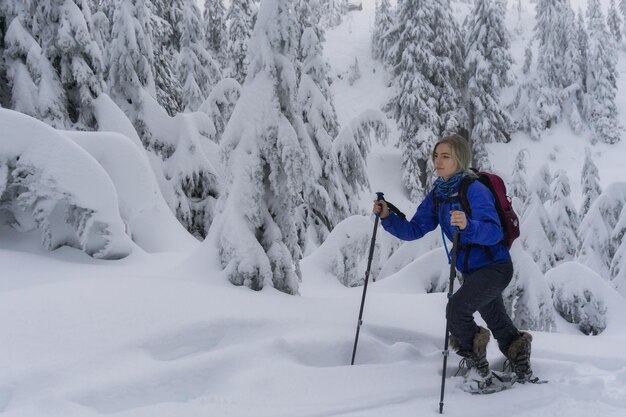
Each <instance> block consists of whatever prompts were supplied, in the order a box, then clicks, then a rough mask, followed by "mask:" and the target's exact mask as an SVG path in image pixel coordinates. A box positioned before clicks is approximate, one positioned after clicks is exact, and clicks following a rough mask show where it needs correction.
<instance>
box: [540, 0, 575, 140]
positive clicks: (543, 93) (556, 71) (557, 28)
mask: <svg viewBox="0 0 626 417" xmlns="http://www.w3.org/2000/svg"><path fill="white" fill-rule="evenodd" d="M565 4H566V3H565V1H564V0H539V1H538V2H537V6H536V23H535V38H536V39H537V41H538V46H537V79H536V81H535V82H536V85H537V90H536V91H537V94H538V97H537V98H538V103H539V105H538V107H537V114H536V117H537V118H539V120H540V121H541V126H542V127H543V128H549V127H550V126H551V125H552V124H553V123H554V122H557V121H558V120H559V119H560V117H561V105H560V102H559V92H560V90H561V88H562V83H561V79H560V77H561V76H562V74H563V73H564V71H563V65H564V62H563V53H564V50H565V48H566V47H567V44H566V43H565V42H564V41H565V39H566V38H565V33H564V29H565V27H564V26H565V25H564V20H563V17H564V15H565V10H564V9H565Z"/></svg>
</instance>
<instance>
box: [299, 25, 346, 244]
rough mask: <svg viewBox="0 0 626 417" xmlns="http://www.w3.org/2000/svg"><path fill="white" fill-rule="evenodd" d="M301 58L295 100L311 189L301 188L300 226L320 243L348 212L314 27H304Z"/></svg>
mask: <svg viewBox="0 0 626 417" xmlns="http://www.w3.org/2000/svg"><path fill="white" fill-rule="evenodd" d="M300 49H301V52H300V55H301V56H302V58H303V62H302V76H301V79H300V84H299V86H298V103H299V107H300V108H301V111H302V120H303V121H304V123H305V126H306V128H307V133H308V136H309V138H310V145H309V146H308V149H309V152H308V153H309V155H308V159H309V161H310V162H311V169H312V171H311V172H310V173H309V175H311V177H312V181H311V183H310V186H311V189H309V190H307V189H305V190H304V205H303V208H302V209H303V210H304V215H303V217H304V219H303V221H305V222H306V225H305V226H304V227H306V228H308V229H310V230H311V232H310V235H312V236H313V238H314V243H315V244H316V245H319V244H320V243H322V242H323V241H324V240H325V239H326V237H327V236H328V234H329V233H330V231H331V230H332V229H333V228H334V227H335V226H336V225H337V224H338V223H339V222H340V221H341V220H343V219H344V218H345V217H346V216H347V215H348V214H349V205H348V202H347V200H346V196H345V195H344V190H343V188H342V186H341V183H340V182H339V178H338V174H339V172H338V170H339V163H338V160H337V156H336V155H335V153H334V152H333V140H334V138H335V137H336V136H337V134H338V132H339V122H338V121H337V114H336V112H335V107H334V104H333V96H332V94H331V91H330V86H329V85H328V81H327V79H328V74H327V73H326V63H325V61H324V57H323V50H322V44H321V43H320V41H319V39H318V38H317V35H316V33H315V30H314V29H313V28H311V27H308V28H306V29H304V32H303V33H302V39H301V42H300Z"/></svg>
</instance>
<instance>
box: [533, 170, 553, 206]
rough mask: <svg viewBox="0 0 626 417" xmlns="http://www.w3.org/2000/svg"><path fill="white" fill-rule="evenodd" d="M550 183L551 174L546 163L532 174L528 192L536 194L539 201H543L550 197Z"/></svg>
mask: <svg viewBox="0 0 626 417" xmlns="http://www.w3.org/2000/svg"><path fill="white" fill-rule="evenodd" d="M551 183H552V174H550V167H549V166H548V164H547V163H546V164H543V165H542V166H541V167H540V168H539V171H537V173H536V174H535V175H534V176H533V178H532V180H531V182H530V189H529V190H528V191H530V193H531V194H532V193H534V194H537V196H538V197H539V199H540V200H541V203H542V204H543V203H545V202H547V201H548V200H551V199H552V190H551V188H550V184H551Z"/></svg>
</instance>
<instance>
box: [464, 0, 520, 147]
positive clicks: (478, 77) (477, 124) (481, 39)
mask: <svg viewBox="0 0 626 417" xmlns="http://www.w3.org/2000/svg"><path fill="white" fill-rule="evenodd" d="M504 12H505V9H504V4H503V3H501V2H500V1H499V0H478V1H477V2H476V5H475V7H474V10H473V11H472V13H471V14H470V15H469V18H468V20H467V21H466V27H467V29H468V30H467V36H466V38H465V69H466V70H467V77H468V84H467V97H468V120H469V130H470V138H471V140H472V142H474V143H475V142H477V141H480V142H483V143H492V142H508V141H509V140H510V135H509V133H510V131H511V120H510V117H509V115H508V113H507V112H506V111H505V110H504V109H503V106H501V105H500V93H501V91H502V89H503V88H504V87H506V86H507V85H508V84H509V82H510V79H509V70H510V68H511V64H512V62H513V58H512V57H511V53H510V50H509V49H510V44H511V42H510V39H509V33H508V31H507V29H506V27H505V26H504Z"/></svg>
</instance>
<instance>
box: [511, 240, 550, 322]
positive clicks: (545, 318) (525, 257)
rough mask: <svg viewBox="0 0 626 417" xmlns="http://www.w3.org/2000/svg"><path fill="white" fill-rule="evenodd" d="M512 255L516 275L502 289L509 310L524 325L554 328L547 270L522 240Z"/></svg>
mask: <svg viewBox="0 0 626 417" xmlns="http://www.w3.org/2000/svg"><path fill="white" fill-rule="evenodd" d="M511 258H512V260H513V271H514V272H513V278H512V279H511V282H510V283H509V285H508V286H507V287H506V289H505V290H504V292H503V293H502V300H503V301H504V306H505V308H506V310H507V313H508V314H509V316H510V317H511V318H512V320H513V323H514V324H515V325H516V326H517V327H518V328H520V329H526V330H539V331H552V330H554V328H555V315H554V308H553V307H552V300H551V297H550V295H551V294H550V289H549V288H548V286H547V285H546V282H545V281H544V279H543V271H542V270H541V268H540V267H539V266H538V265H537V264H536V263H535V262H534V260H533V259H532V258H531V256H530V255H529V254H528V253H526V252H525V251H524V250H523V249H522V247H521V246H520V245H519V244H518V243H514V244H513V247H512V248H511Z"/></svg>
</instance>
